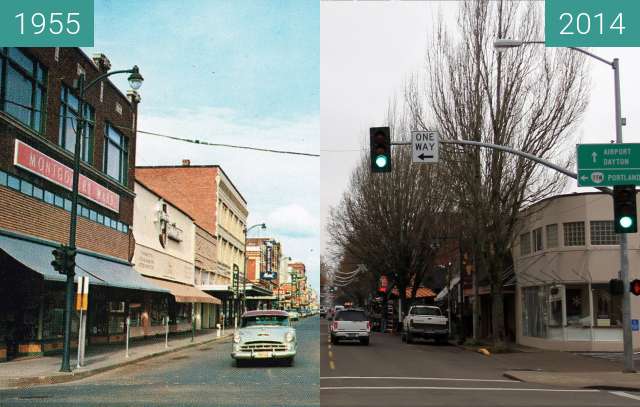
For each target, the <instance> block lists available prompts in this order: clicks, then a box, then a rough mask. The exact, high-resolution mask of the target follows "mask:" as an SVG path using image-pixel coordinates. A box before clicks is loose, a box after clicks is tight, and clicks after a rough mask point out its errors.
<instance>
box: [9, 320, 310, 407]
mask: <svg viewBox="0 0 640 407" xmlns="http://www.w3.org/2000/svg"><path fill="white" fill-rule="evenodd" d="M295 327H296V330H297V336H298V351H297V355H296V359H295V364H294V366H293V367H285V366H283V365H281V364H275V363H261V364H252V365H250V366H247V367H242V368H237V367H235V365H234V364H233V363H232V359H231V357H230V352H231V341H230V340H227V341H224V342H217V343H214V344H205V345H201V346H198V347H195V348H190V349H187V350H184V351H179V352H175V353H171V354H169V355H165V356H161V357H158V358H154V359H149V360H146V361H142V362H139V363H136V364H133V365H129V366H126V367H123V368H120V369H116V370H112V371H109V372H105V373H102V374H99V375H96V376H93V377H90V378H87V379H84V380H81V381H77V382H73V383H67V384H60V385H56V386H40V387H34V388H30V389H16V390H5V391H0V406H3V407H4V406H106V405H108V406H318V405H320V400H319V379H318V378H319V376H320V369H319V362H320V351H319V348H320V344H319V327H318V317H317V316H316V317H311V318H307V319H303V320H301V321H299V322H296V323H295Z"/></svg>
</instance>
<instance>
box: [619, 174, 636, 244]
mask: <svg viewBox="0 0 640 407" xmlns="http://www.w3.org/2000/svg"><path fill="white" fill-rule="evenodd" d="M613 219H614V228H615V231H616V233H636V232H637V231H638V222H637V221H638V213H637V211H636V187H635V185H618V186H614V187H613Z"/></svg>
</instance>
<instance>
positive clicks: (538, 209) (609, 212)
mask: <svg viewBox="0 0 640 407" xmlns="http://www.w3.org/2000/svg"><path fill="white" fill-rule="evenodd" d="M612 218H613V202H612V198H611V196H610V195H608V194H603V193H585V194H571V195H560V196H556V197H552V198H549V199H546V200H543V201H541V202H539V203H537V204H535V205H533V206H532V207H530V208H528V209H527V210H526V211H524V212H523V213H522V219H521V224H520V231H519V233H518V235H517V236H516V237H515V242H514V245H513V252H512V254H513V259H514V270H515V273H516V276H517V289H516V301H515V303H516V330H517V341H518V343H521V344H524V345H528V346H534V347H539V348H546V349H556V350H572V351H621V350H622V310H621V307H622V296H618V295H611V293H610V292H609V281H610V280H611V279H614V278H618V271H619V269H620V245H619V235H617V234H616V233H615V232H614V229H613V220H612ZM627 237H628V248H629V277H630V279H634V278H640V271H639V266H640V238H639V237H638V234H636V233H634V234H628V235H627ZM625 289H628V287H625ZM631 317H632V319H638V318H640V298H638V297H634V296H633V295H632V296H631ZM633 341H634V349H635V350H638V349H640V333H639V332H637V331H635V332H633Z"/></svg>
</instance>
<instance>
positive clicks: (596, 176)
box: [577, 144, 640, 187]
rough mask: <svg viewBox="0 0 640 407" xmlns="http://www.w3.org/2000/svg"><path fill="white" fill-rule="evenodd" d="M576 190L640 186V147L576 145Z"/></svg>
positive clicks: (626, 145)
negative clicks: (577, 187)
mask: <svg viewBox="0 0 640 407" xmlns="http://www.w3.org/2000/svg"><path fill="white" fill-rule="evenodd" d="M577 147H578V148H577V150H578V186H579V187H611V186H614V185H640V144H578V146H577Z"/></svg>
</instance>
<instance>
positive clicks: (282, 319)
mask: <svg viewBox="0 0 640 407" xmlns="http://www.w3.org/2000/svg"><path fill="white" fill-rule="evenodd" d="M259 325H260V326H262V325H275V326H289V318H288V317H286V316H282V315H256V316H252V317H244V318H242V325H241V327H242V328H244V327H247V326H259Z"/></svg>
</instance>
